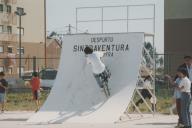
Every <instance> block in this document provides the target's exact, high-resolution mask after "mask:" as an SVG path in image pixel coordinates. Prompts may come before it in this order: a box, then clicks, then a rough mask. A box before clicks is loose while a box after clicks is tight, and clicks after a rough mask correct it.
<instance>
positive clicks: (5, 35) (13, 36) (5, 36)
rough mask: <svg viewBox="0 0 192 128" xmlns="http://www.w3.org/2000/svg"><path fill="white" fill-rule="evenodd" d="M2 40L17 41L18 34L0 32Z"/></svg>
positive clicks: (0, 39)
mask: <svg viewBox="0 0 192 128" xmlns="http://www.w3.org/2000/svg"><path fill="white" fill-rule="evenodd" d="M0 41H5V42H16V41H17V34H8V33H0Z"/></svg>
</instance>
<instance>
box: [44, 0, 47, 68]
mask: <svg viewBox="0 0 192 128" xmlns="http://www.w3.org/2000/svg"><path fill="white" fill-rule="evenodd" d="M46 15H47V14H46V0H44V29H45V30H44V36H45V37H44V38H45V39H44V40H45V45H44V55H45V68H46V67H47V22H46Z"/></svg>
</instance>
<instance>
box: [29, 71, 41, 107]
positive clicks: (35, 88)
mask: <svg viewBox="0 0 192 128" xmlns="http://www.w3.org/2000/svg"><path fill="white" fill-rule="evenodd" d="M31 87H32V93H33V99H34V100H35V103H36V106H37V109H36V111H38V110H39V108H40V101H39V98H40V79H39V77H38V74H37V72H34V73H33V77H32V79H31Z"/></svg>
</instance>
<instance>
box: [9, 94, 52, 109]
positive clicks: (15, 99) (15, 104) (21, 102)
mask: <svg viewBox="0 0 192 128" xmlns="http://www.w3.org/2000/svg"><path fill="white" fill-rule="evenodd" d="M48 94H49V92H46V91H43V92H41V98H40V102H41V105H42V104H43V103H44V101H45V100H46V98H47V96H48ZM6 99H7V103H6V110H8V111H34V110H36V106H35V102H34V100H33V96H32V93H31V92H21V93H8V94H7V98H6Z"/></svg>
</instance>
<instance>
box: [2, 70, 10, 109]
mask: <svg viewBox="0 0 192 128" xmlns="http://www.w3.org/2000/svg"><path fill="white" fill-rule="evenodd" d="M4 76H5V74H4V72H0V104H1V112H4V108H5V97H6V89H7V87H8V83H7V81H6V80H5V79H4Z"/></svg>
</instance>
